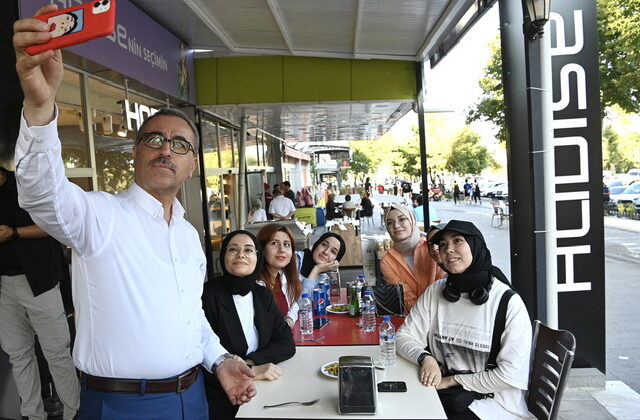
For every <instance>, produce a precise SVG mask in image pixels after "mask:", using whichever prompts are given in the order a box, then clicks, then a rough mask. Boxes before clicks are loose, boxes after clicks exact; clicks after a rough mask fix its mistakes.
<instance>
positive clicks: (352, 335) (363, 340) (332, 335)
mask: <svg viewBox="0 0 640 420" xmlns="http://www.w3.org/2000/svg"><path fill="white" fill-rule="evenodd" d="M331 303H332V304H346V303H347V290H346V288H344V287H341V288H340V296H331ZM314 318H321V317H320V316H314ZM322 318H327V319H328V320H329V322H328V323H327V324H326V325H325V326H324V327H322V328H321V329H318V330H313V334H311V335H310V336H305V337H303V336H302V334H301V333H300V325H299V322H296V325H294V327H293V329H292V331H293V339H294V340H295V342H296V345H297V346H353V345H361V344H373V345H377V344H378V343H379V337H378V334H377V330H376V331H374V332H369V333H365V332H364V331H363V330H362V328H361V327H360V326H359V325H358V324H359V322H360V317H357V318H351V317H350V316H349V314H348V313H345V314H334V313H330V312H327V314H326V315H323V316H322ZM381 322H382V317H381V316H378V317H377V318H376V324H377V325H380V323H381ZM391 322H392V323H393V325H394V327H395V328H396V331H397V330H398V328H400V325H402V323H403V322H404V318H403V317H395V316H392V317H391Z"/></svg>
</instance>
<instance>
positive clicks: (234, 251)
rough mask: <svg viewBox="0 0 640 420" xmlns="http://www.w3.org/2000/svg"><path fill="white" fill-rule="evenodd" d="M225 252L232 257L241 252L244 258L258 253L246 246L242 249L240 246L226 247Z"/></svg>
mask: <svg viewBox="0 0 640 420" xmlns="http://www.w3.org/2000/svg"><path fill="white" fill-rule="evenodd" d="M227 253H228V254H229V255H231V256H232V257H237V256H238V255H240V254H242V255H243V256H244V257H246V258H253V257H256V256H257V255H258V251H256V250H255V249H253V248H246V249H244V250H242V249H240V248H229V249H227Z"/></svg>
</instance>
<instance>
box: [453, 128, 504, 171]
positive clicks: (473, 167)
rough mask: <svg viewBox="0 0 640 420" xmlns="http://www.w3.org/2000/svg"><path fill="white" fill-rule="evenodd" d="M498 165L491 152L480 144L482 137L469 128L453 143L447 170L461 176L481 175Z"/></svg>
mask: <svg viewBox="0 0 640 420" xmlns="http://www.w3.org/2000/svg"><path fill="white" fill-rule="evenodd" d="M496 165H497V163H496V162H495V160H494V159H493V158H492V157H491V154H490V153H489V150H488V149H487V148H486V147H484V146H482V145H481V144H480V136H478V134H476V133H474V132H473V131H471V130H470V129H469V128H464V129H463V130H462V131H461V132H460V134H458V136H457V137H456V139H455V141H454V142H453V145H452V147H451V154H450V155H449V158H448V159H447V163H446V165H445V169H446V170H448V171H449V172H452V173H458V174H460V175H467V174H469V175H472V174H473V175H479V174H480V173H481V172H482V171H484V170H485V169H487V168H488V167H490V166H496Z"/></svg>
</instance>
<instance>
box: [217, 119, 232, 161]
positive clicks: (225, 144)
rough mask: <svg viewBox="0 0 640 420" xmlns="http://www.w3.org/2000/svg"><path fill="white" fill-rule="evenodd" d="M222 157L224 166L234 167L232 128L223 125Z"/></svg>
mask: <svg viewBox="0 0 640 420" xmlns="http://www.w3.org/2000/svg"><path fill="white" fill-rule="evenodd" d="M220 157H221V158H222V167H223V168H234V167H235V164H234V159H233V138H232V130H231V129H230V128H228V127H225V126H223V125H221V126H220Z"/></svg>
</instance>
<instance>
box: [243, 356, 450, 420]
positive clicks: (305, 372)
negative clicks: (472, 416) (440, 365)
mask: <svg viewBox="0 0 640 420" xmlns="http://www.w3.org/2000/svg"><path fill="white" fill-rule="evenodd" d="M378 351H379V349H378V346H300V347H297V348H296V355H295V356H293V358H291V359H289V360H287V361H284V362H282V363H280V365H279V366H280V367H281V368H282V370H283V375H282V376H281V377H280V379H278V380H277V381H273V382H269V381H257V382H256V383H255V384H256V388H257V390H258V395H257V396H256V397H254V398H253V399H252V400H251V402H250V403H248V404H245V405H243V406H241V407H240V411H238V415H237V417H238V418H289V419H334V418H354V419H355V418H357V419H371V418H379V419H446V418H447V417H446V415H445V413H444V410H443V409H442V405H441V404H440V400H439V399H438V393H437V392H436V390H435V388H433V387H425V386H423V385H422V384H421V383H420V382H419V381H418V366H417V365H416V364H413V363H409V362H408V361H407V360H405V359H403V358H401V357H400V356H398V359H397V361H396V364H395V366H391V367H388V368H386V369H385V370H377V369H376V377H377V379H376V380H377V382H382V381H404V382H406V384H407V392H383V393H381V392H379V393H378V397H377V400H378V402H377V411H376V414H375V415H345V414H339V413H338V380H337V379H332V378H328V377H326V376H324V375H323V374H322V373H321V372H320V366H322V365H324V364H325V363H327V362H332V361H337V360H338V359H339V357H340V356H371V357H373V358H376V357H377V356H378ZM316 398H320V402H318V403H317V404H315V405H313V406H310V407H303V406H301V405H290V406H285V407H278V408H269V409H264V408H262V406H263V405H272V404H278V403H282V402H287V401H310V400H313V399H316Z"/></svg>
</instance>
